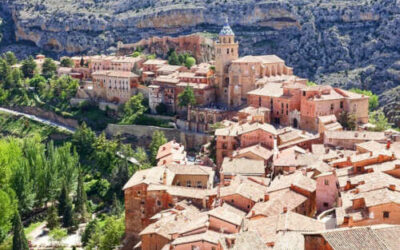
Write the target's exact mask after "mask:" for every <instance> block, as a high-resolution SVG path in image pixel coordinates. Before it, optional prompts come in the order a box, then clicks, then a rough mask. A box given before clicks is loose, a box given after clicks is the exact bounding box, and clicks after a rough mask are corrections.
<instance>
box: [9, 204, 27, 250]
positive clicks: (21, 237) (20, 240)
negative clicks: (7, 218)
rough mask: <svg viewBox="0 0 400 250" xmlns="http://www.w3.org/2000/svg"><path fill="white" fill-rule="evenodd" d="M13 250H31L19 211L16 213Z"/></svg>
mask: <svg viewBox="0 0 400 250" xmlns="http://www.w3.org/2000/svg"><path fill="white" fill-rule="evenodd" d="M13 234H14V236H13V248H12V249H13V250H29V246H28V240H27V239H26V237H25V232H24V227H23V226H22V222H21V217H20V216H19V213H18V211H17V212H15V215H14V221H13Z"/></svg>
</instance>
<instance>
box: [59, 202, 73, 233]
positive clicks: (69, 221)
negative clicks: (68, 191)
mask: <svg viewBox="0 0 400 250" xmlns="http://www.w3.org/2000/svg"><path fill="white" fill-rule="evenodd" d="M62 221H63V227H71V226H73V225H74V224H75V223H74V211H73V209H72V203H71V202H70V201H68V202H67V204H66V206H65V209H64V213H63V220H62Z"/></svg>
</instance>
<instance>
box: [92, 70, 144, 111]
mask: <svg viewBox="0 0 400 250" xmlns="http://www.w3.org/2000/svg"><path fill="white" fill-rule="evenodd" d="M92 77H93V91H94V93H95V95H96V97H97V98H99V99H102V100H104V101H107V102H114V103H118V104H122V103H125V102H127V101H128V100H129V99H130V98H131V97H132V95H134V94H136V93H137V86H138V84H139V76H138V75H136V74H134V73H132V72H130V71H96V72H94V73H92Z"/></svg>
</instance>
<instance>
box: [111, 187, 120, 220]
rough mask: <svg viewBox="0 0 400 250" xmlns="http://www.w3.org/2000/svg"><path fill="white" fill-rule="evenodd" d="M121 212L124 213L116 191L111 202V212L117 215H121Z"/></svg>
mask: <svg viewBox="0 0 400 250" xmlns="http://www.w3.org/2000/svg"><path fill="white" fill-rule="evenodd" d="M121 213H122V206H121V203H120V202H119V200H118V197H117V195H116V194H115V193H114V194H113V201H112V204H111V214H112V215H115V216H119V215H120V214H121Z"/></svg>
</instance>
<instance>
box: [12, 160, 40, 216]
mask: <svg viewBox="0 0 400 250" xmlns="http://www.w3.org/2000/svg"><path fill="white" fill-rule="evenodd" d="M18 160H19V164H18V166H17V167H15V168H14V169H13V173H14V174H13V177H12V179H11V187H12V188H13V190H14V191H15V194H16V196H17V199H18V210H19V212H20V213H21V214H22V215H24V214H27V213H29V212H30V211H31V210H32V208H33V206H34V202H35V192H34V188H33V187H34V183H33V179H32V178H31V171H30V166H29V163H28V161H27V160H26V159H24V158H19V159H18Z"/></svg>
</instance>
